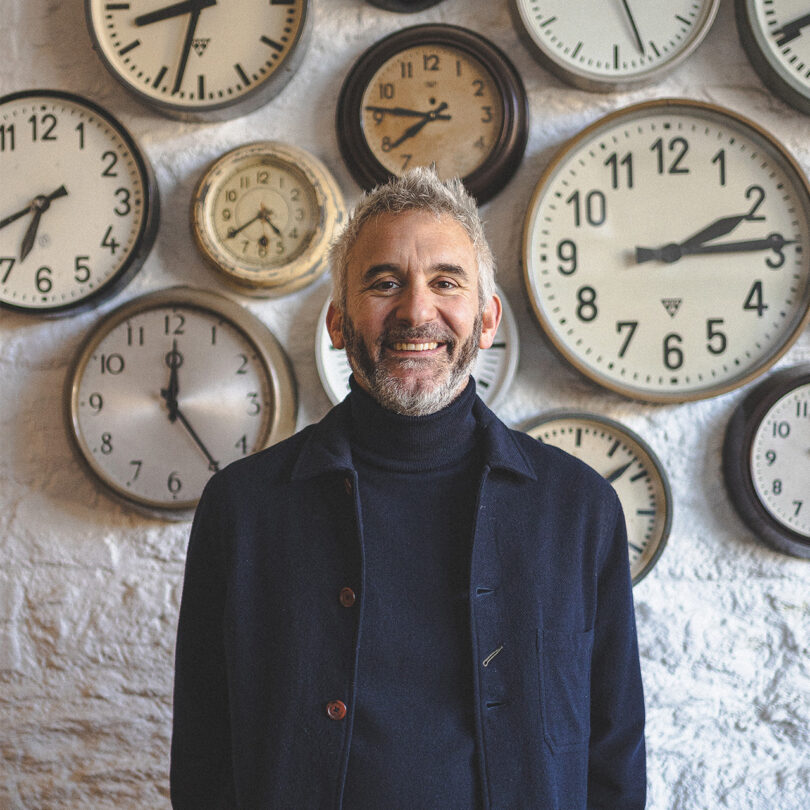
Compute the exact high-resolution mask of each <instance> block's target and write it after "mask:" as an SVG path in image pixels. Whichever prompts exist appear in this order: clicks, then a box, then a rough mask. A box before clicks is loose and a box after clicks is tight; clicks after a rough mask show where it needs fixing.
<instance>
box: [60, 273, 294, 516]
mask: <svg viewBox="0 0 810 810" xmlns="http://www.w3.org/2000/svg"><path fill="white" fill-rule="evenodd" d="M65 404H66V415H67V423H68V432H69V434H70V436H71V438H72V439H73V443H74V445H75V447H76V449H77V451H78V454H79V457H80V458H81V459H82V460H83V461H84V462H85V463H86V465H87V467H88V468H89V470H90V471H91V473H93V474H94V476H95V477H96V479H97V480H99V481H100V482H101V483H102V484H103V485H104V486H105V488H106V490H107V491H108V492H109V493H112V494H113V495H114V496H116V497H118V498H119V499H123V500H124V501H125V502H126V503H127V504H128V505H131V506H135V507H138V508H140V509H141V510H145V511H148V512H150V513H152V514H158V515H161V516H163V517H170V518H177V519H184V518H186V517H188V516H189V512H190V510H192V509H193V508H194V506H195V505H196V503H197V501H198V499H199V497H200V494H201V493H202V490H203V487H204V486H205V483H206V482H207V480H208V479H209V477H210V476H211V475H212V474H213V473H214V472H215V471H217V470H219V469H222V468H223V467H224V466H225V465H226V464H228V463H229V462H231V461H234V460H235V459H238V458H242V457H243V456H246V455H248V454H249V453H253V452H255V451H256V450H260V449H261V448H263V447H265V446H267V445H269V444H272V443H274V442H276V441H278V440H280V439H282V438H285V437H286V436H288V435H290V434H291V433H292V432H293V430H294V429H295V417H296V410H297V404H296V395H295V381H294V379H293V376H292V371H291V370H290V367H289V364H288V362H287V359H286V357H285V355H284V352H283V351H282V349H281V346H280V345H279V344H278V342H277V341H276V339H275V338H274V337H273V335H272V334H271V333H270V331H269V330H268V329H267V327H265V326H264V325H263V324H262V323H261V322H260V321H259V320H258V319H257V318H255V317H254V316H253V315H251V314H250V313H249V312H248V311H247V310H246V309H244V308H243V307H241V306H239V305H238V304H236V303H234V302H233V301H230V300H229V299H227V298H224V297H223V296H220V295H216V294H214V293H211V292H206V291H202V290H193V289H190V288H187V287H174V288H170V289H166V290H161V291H159V292H155V293H151V294H148V295H144V296H141V297H139V298H136V299H134V300H132V301H129V302H128V303H126V304H124V305H123V306H121V307H119V308H118V309H116V310H114V311H113V312H111V313H110V314H109V315H107V316H106V317H105V318H104V319H103V320H101V321H100V322H99V323H98V324H97V325H96V326H95V327H93V329H92V330H91V331H90V333H89V334H88V335H87V337H86V339H85V340H84V342H83V344H82V346H81V347H80V349H79V351H78V354H77V356H76V358H75V360H74V362H73V365H72V368H71V370H70V373H69V374H68V378H67V384H66V390H65Z"/></svg>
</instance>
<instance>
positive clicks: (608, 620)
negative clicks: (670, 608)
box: [171, 399, 646, 810]
mask: <svg viewBox="0 0 810 810" xmlns="http://www.w3.org/2000/svg"><path fill="white" fill-rule="evenodd" d="M474 413H475V415H476V418H477V420H478V423H479V429H480V435H481V441H482V453H483V460H484V467H483V471H482V475H481V482H480V487H479V492H478V502H477V506H476V515H475V524H474V530H473V532H474V537H473V547H472V561H471V573H470V586H469V610H470V628H471V642H472V643H471V650H470V655H471V656H472V661H473V678H474V683H473V692H474V701H475V704H474V707H473V711H474V715H475V722H476V743H477V749H478V757H479V771H480V783H481V786H482V791H483V805H484V807H485V808H491V809H492V810H495V809H496V808H498V809H499V810H500V809H501V808H502V809H503V810H507V809H508V810H523V808H526V809H527V810H528V809H529V808H537V809H538V810H580V809H583V810H584V808H588V809H589V810H590V809H591V808H592V809H593V810H595V809H596V808H604V810H636V809H637V808H643V807H644V802H645V790H646V776H645V753H644V704H643V695H642V687H641V675H640V671H639V660H638V647H637V641H636V630H635V622H634V616H633V605H632V588H631V582H630V574H629V565H628V555H627V544H626V536H625V528H624V518H623V515H622V512H621V508H620V506H619V502H618V499H617V497H616V495H615V492H614V491H613V489H612V487H611V486H610V485H609V484H607V483H606V482H605V481H604V480H603V479H602V478H601V477H600V476H599V475H598V474H597V473H595V472H594V471H593V470H591V469H590V468H589V467H587V466H586V465H584V464H582V463H581V462H579V461H577V460H576V459H574V458H572V457H571V456H569V455H567V454H565V453H564V452H562V451H561V450H558V449H557V448H554V447H551V446H549V445H545V444H542V443H540V442H538V441H536V440H534V439H532V438H530V437H529V436H527V435H526V434H523V433H520V432H517V431H512V430H509V429H508V428H507V427H506V426H505V425H504V424H503V423H502V422H501V421H500V420H498V419H497V417H495V415H494V414H493V413H492V412H491V411H489V409H487V408H486V406H485V405H484V404H483V403H482V402H481V401H480V400H479V399H477V400H476V402H475V405H474ZM349 419H350V414H349V406H348V403H347V402H344V403H342V404H340V405H338V406H337V407H335V408H334V409H332V410H331V411H330V412H329V413H328V414H327V415H326V417H324V419H323V420H322V421H321V422H319V423H317V424H315V425H311V426H309V427H307V428H305V429H304V430H302V431H301V432H300V433H298V434H296V435H295V436H293V437H292V438H290V439H288V440H286V441H284V442H282V443H280V444H278V445H275V446H274V447H272V448H270V449H268V450H265V451H263V452H261V453H258V454H256V455H253V456H250V457H248V458H246V459H244V460H242V461H239V462H236V463H235V464H232V465H230V466H229V467H227V468H226V469H225V470H223V471H222V472H220V473H218V474H216V475H215V476H214V477H213V478H212V479H211V481H210V482H209V484H208V486H207V487H206V490H205V492H204V494H203V497H202V499H201V501H200V505H199V507H198V509H197V514H196V516H195V519H194V525H193V528H192V532H191V539H190V542H189V548H188V557H187V560H186V578H185V584H184V588H183V597H182V604H181V608H180V620H179V627H178V637H177V660H176V674H175V694H174V734H173V739H172V763H171V795H172V803H173V806H174V807H175V808H176V809H177V810H206V808H223V809H224V808H244V810H254V809H255V810H259V809H261V810H264V808H267V809H268V810H286V809H287V808H289V810H310V808H311V809H312V810H339V809H340V808H341V793H342V789H343V783H344V779H345V774H346V767H347V762H348V756H349V748H350V745H351V736H352V705H353V699H354V688H355V672H356V665H357V661H358V657H359V656H362V654H363V621H364V615H363V607H364V605H363V576H364V570H363V540H362V526H361V525H360V521H359V501H358V495H357V475H356V472H355V470H354V467H353V465H352V458H351V450H350V446H349ZM405 497H407V495H406V496H405ZM345 588H350V589H351V590H352V591H353V592H354V594H355V595H356V600H355V601H354V603H353V604H350V603H351V601H352V600H351V599H346V598H345V593H346V592H345V591H344V592H343V598H341V592H342V591H343V589H345ZM496 651H497V654H495V655H493V653H495V652H496ZM435 654H436V656H441V655H442V651H441V650H440V649H439V650H436V651H435ZM426 665H429V662H426ZM336 701H340V702H341V703H342V704H344V705H345V707H346V709H347V710H346V712H345V716H341V715H342V710H341V708H340V705H339V704H335V702H336ZM336 705H337V708H336ZM330 709H331V711H330ZM441 767H442V763H441V762H440V761H437V762H436V768H437V769H439V770H440V769H441ZM418 778H419V774H414V779H418ZM404 790H407V787H406V786H404ZM406 801H407V798H406ZM345 810H352V809H351V808H345Z"/></svg>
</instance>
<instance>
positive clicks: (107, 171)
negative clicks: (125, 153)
mask: <svg viewBox="0 0 810 810" xmlns="http://www.w3.org/2000/svg"><path fill="white" fill-rule="evenodd" d="M101 159H102V160H104V161H107V165H106V166H105V167H104V171H103V172H102V173H101V176H102V177H118V172H115V171H113V168H114V167H115V164H116V163H118V155H116V154H115V152H113V151H111V150H107V151H106V152H105V153H104V154H103V155H102V156H101Z"/></svg>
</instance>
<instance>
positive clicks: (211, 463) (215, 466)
mask: <svg viewBox="0 0 810 810" xmlns="http://www.w3.org/2000/svg"><path fill="white" fill-rule="evenodd" d="M175 413H176V414H177V418H178V419H179V420H180V424H181V425H183V427H184V428H185V429H186V430H187V431H188V435H189V436H191V438H192V439H194V443H195V444H196V445H197V447H199V448H200V450H202V452H203V455H204V456H205V457H206V458H207V459H208V469H209V470H211V472H217V470H219V462H218V461H216V460H215V459H214V457H213V456H212V455H211V453H209V452H208V448H207V447H206V446H205V445H204V444H203V443H202V440H201V439H200V437H199V436H198V435H197V432H196V431H195V430H194V428H193V427H191V425H190V424H189V421H188V419H186V417H185V416H184V415H183V412H182V411H181V410H180V408H177V407H175Z"/></svg>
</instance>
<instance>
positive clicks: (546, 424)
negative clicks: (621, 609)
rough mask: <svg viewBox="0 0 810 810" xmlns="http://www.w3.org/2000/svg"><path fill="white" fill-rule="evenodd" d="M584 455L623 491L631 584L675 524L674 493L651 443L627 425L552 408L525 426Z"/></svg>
mask: <svg viewBox="0 0 810 810" xmlns="http://www.w3.org/2000/svg"><path fill="white" fill-rule="evenodd" d="M526 432H527V433H528V434H529V435H530V436H533V437H534V438H535V439H542V441H544V442H546V443H547V444H552V445H554V446H555V447H559V448H561V449H563V450H565V451H566V452H568V453H571V455H573V456H576V457H577V458H578V459H580V460H582V461H584V462H585V463H586V464H588V465H590V466H591V467H593V468H594V469H595V470H596V471H597V472H598V473H599V474H600V475H602V476H603V477H604V478H605V479H606V480H607V481H608V482H610V484H612V486H613V488H614V489H615V490H616V494H617V495H618V496H619V501H620V502H621V504H622V509H623V510H624V516H625V520H626V521H627V549H628V553H629V555H630V574H631V576H632V578H633V584H634V585H635V584H636V583H638V582H639V581H640V580H641V579H642V578H643V577H645V576H646V575H647V574H648V573H649V571H650V569H652V567H653V566H654V565H655V563H656V562H657V561H658V558H659V557H660V556H661V553H662V552H663V550H664V546H665V545H666V542H667V538H668V537H669V531H670V528H671V526H672V493H671V490H670V486H669V481H668V479H667V474H666V471H665V470H664V467H663V465H662V464H661V462H660V461H659V459H658V457H657V456H656V455H655V453H654V452H653V450H652V448H651V447H650V446H649V445H648V444H647V443H646V442H645V441H644V440H643V439H642V438H641V437H640V436H639V435H637V434H636V433H634V432H633V431H632V430H630V429H629V428H627V427H625V426H624V425H622V424H620V423H619V422H617V421H615V420H614V419H608V418H607V417H605V416H598V415H596V414H591V413H583V412H579V411H552V412H551V413H549V414H546V415H545V416H543V417H541V418H540V419H538V420H537V421H535V422H534V423H533V424H532V425H531V426H530V427H529V428H528V429H527V431H526Z"/></svg>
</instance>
